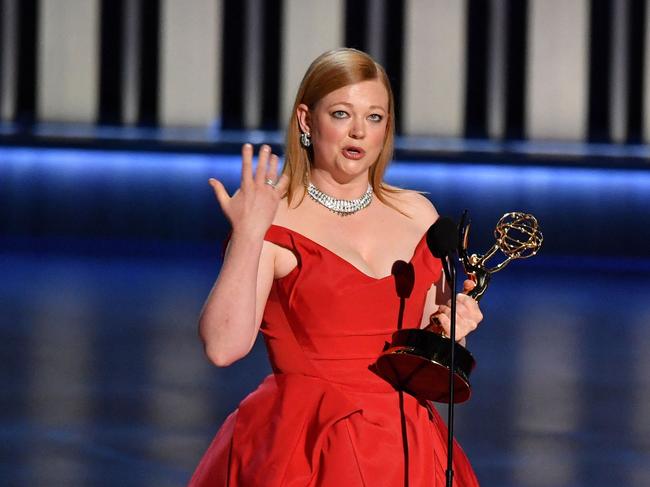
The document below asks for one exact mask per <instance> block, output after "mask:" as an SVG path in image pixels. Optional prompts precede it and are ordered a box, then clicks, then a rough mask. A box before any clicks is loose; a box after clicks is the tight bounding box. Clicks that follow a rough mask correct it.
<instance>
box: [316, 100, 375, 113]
mask: <svg viewBox="0 0 650 487" xmlns="http://www.w3.org/2000/svg"><path fill="white" fill-rule="evenodd" d="M334 105H345V106H348V107H352V106H353V105H352V103H348V102H347V101H337V102H334V103H331V104H330V105H329V106H328V107H327V108H328V109H329V108H332V107H333V106H334ZM368 108H369V109H370V110H377V109H379V110H383V111H384V112H387V111H388V110H386V109H385V108H384V107H382V106H380V105H370V106H369V107H368Z"/></svg>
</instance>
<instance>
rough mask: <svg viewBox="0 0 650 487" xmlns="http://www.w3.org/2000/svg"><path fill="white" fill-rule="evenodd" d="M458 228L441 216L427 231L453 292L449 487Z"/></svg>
mask: <svg viewBox="0 0 650 487" xmlns="http://www.w3.org/2000/svg"><path fill="white" fill-rule="evenodd" d="M458 243H459V239H458V227H457V226H456V224H455V223H454V221H453V220H452V219H451V218H449V217H445V216H443V217H440V218H438V220H436V221H435V223H434V224H433V225H431V227H429V230H427V246H428V247H429V250H430V251H431V253H432V254H433V255H434V257H437V258H439V259H440V260H442V267H443V269H444V271H445V277H447V283H448V284H449V287H450V289H451V327H450V328H451V329H450V333H449V335H450V336H449V340H450V346H449V357H450V367H449V407H448V409H447V470H446V472H445V478H446V486H447V487H452V485H453V478H454V469H453V451H454V373H455V372H454V369H455V357H454V355H455V354H454V349H455V347H454V344H455V342H456V267H455V266H454V263H453V260H452V256H453V254H454V252H456V251H457V250H458Z"/></svg>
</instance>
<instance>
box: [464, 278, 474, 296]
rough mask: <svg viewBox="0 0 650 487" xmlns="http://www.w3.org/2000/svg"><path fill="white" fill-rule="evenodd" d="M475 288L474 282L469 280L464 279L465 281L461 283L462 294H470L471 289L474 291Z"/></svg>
mask: <svg viewBox="0 0 650 487" xmlns="http://www.w3.org/2000/svg"><path fill="white" fill-rule="evenodd" d="M475 287H476V283H475V282H474V281H472V280H471V279H466V280H465V281H464V282H463V292H464V293H465V294H467V293H468V292H470V291H471V290H472V289H474V288H475Z"/></svg>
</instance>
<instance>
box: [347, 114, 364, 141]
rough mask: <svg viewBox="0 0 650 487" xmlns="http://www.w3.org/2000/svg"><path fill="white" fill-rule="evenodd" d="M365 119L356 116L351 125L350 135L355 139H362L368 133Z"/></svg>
mask: <svg viewBox="0 0 650 487" xmlns="http://www.w3.org/2000/svg"><path fill="white" fill-rule="evenodd" d="M363 122H364V120H363V119H359V118H354V119H353V120H352V125H351V126H350V137H351V138H353V139H362V138H363V137H364V136H365V135H366V128H365V126H364V124H363Z"/></svg>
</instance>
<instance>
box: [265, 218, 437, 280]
mask: <svg viewBox="0 0 650 487" xmlns="http://www.w3.org/2000/svg"><path fill="white" fill-rule="evenodd" d="M271 227H276V228H279V229H281V230H285V231H287V232H289V233H291V234H293V235H297V236H298V237H300V238H302V239H303V240H306V241H308V242H310V243H312V244H314V245H315V246H317V247H318V248H321V249H323V250H325V251H326V252H327V253H328V254H330V255H333V256H334V257H336V258H337V259H339V260H340V261H342V262H344V263H345V264H346V265H347V266H348V267H350V268H352V269H353V270H354V271H356V273H357V274H359V275H361V276H363V277H365V278H367V279H370V280H372V281H376V282H380V281H384V280H386V279H388V278H390V277H392V276H393V273H392V272H391V273H390V274H388V275H386V276H383V277H374V276H371V275H370V274H367V273H365V272H363V271H362V270H361V269H359V268H358V267H357V266H356V265H354V264H353V263H352V262H350V261H349V260H347V259H345V258H343V257H341V256H340V255H339V254H337V253H336V252H334V251H333V250H330V249H328V248H327V247H325V246H324V245H323V244H321V243H318V242H317V241H316V240H313V239H311V238H309V237H307V236H306V235H304V234H302V233H300V232H298V231H296V230H293V229H291V228H289V227H285V226H282V225H275V224H272V225H271ZM426 236H427V233H426V232H424V234H423V235H422V237H420V240H419V241H418V243H417V244H416V245H415V248H414V249H413V252H412V254H411V257H410V258H409V260H408V261H406V262H407V264H412V263H413V260H415V256H416V255H417V254H418V251H419V250H420V248H421V247H422V244H423V243H424V242H425V241H426ZM400 260H401V259H400ZM395 262H397V261H395ZM297 268H298V266H296V267H295V268H294V269H293V270H295V269H297ZM293 270H292V271H291V272H289V274H291V273H292V272H293Z"/></svg>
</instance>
